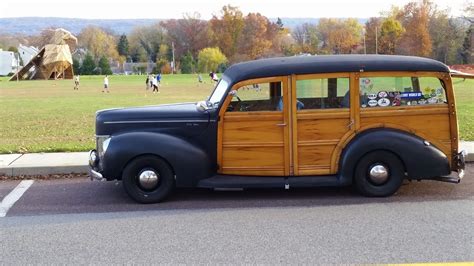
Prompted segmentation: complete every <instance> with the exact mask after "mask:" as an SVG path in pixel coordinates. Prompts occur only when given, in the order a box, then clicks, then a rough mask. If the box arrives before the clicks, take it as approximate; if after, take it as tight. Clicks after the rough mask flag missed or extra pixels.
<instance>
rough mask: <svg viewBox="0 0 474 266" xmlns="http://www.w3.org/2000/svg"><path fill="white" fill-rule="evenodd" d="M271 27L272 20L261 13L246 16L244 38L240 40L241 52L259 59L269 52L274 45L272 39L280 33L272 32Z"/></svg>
mask: <svg viewBox="0 0 474 266" xmlns="http://www.w3.org/2000/svg"><path fill="white" fill-rule="evenodd" d="M275 26H276V25H275ZM271 27H272V22H270V21H269V20H268V18H266V17H265V16H262V15H261V14H260V13H250V14H248V15H247V16H246V17H245V18H244V30H243V34H242V38H240V40H239V41H238V44H239V52H240V54H245V55H247V57H248V59H257V58H260V57H262V56H264V55H265V54H268V52H269V50H270V48H271V47H272V42H271V39H272V37H273V35H275V34H277V33H278V32H277V31H275V32H273V33H270V32H269V30H271ZM276 27H277V26H276ZM269 35H270V36H269Z"/></svg>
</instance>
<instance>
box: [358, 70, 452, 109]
mask: <svg viewBox="0 0 474 266" xmlns="http://www.w3.org/2000/svg"><path fill="white" fill-rule="evenodd" d="M360 94H361V101H360V103H361V107H364V108H365V107H389V106H412V105H425V104H443V103H446V93H445V90H444V83H443V82H442V81H440V80H439V79H438V78H435V77H365V78H361V79H360Z"/></svg>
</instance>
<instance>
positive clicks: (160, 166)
mask: <svg viewBox="0 0 474 266" xmlns="http://www.w3.org/2000/svg"><path fill="white" fill-rule="evenodd" d="M144 170H153V171H154V172H156V173H157V175H158V176H159V178H158V184H157V186H156V187H154V188H152V189H144V188H143V187H142V186H141V185H140V183H139V181H138V177H139V175H140V173H141V172H142V171H144ZM122 184H123V188H124V189H125V192H127V194H128V195H129V196H130V197H131V198H132V199H134V200H135V201H137V202H140V203H158V202H160V201H162V200H163V199H165V198H166V197H167V196H168V195H169V194H170V193H171V191H172V190H173V189H174V186H175V180H174V174H173V170H172V169H171V167H170V166H169V164H168V163H167V162H165V161H164V160H162V159H161V158H159V157H156V156H151V155H145V156H140V157H137V158H135V159H133V161H131V162H129V163H128V164H127V166H126V167H125V169H124V170H123V174H122Z"/></svg>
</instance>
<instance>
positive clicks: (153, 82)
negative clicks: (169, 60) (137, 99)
mask: <svg viewBox="0 0 474 266" xmlns="http://www.w3.org/2000/svg"><path fill="white" fill-rule="evenodd" d="M151 83H152V87H153V93H155V91H157V92H160V91H159V90H158V80H157V79H156V78H152V79H151Z"/></svg>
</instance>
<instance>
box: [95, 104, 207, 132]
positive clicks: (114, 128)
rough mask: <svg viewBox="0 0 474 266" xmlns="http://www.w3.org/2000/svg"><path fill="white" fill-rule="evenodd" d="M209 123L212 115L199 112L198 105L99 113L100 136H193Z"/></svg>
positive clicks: (165, 106) (113, 110) (160, 106)
mask: <svg viewBox="0 0 474 266" xmlns="http://www.w3.org/2000/svg"><path fill="white" fill-rule="evenodd" d="M208 123H209V113H208V112H203V111H199V110H197V109H196V104H195V103H181V104H164V105H157V106H144V107H134V108H116V109H107V110H101V111H98V112H97V114H96V134H97V135H113V134H117V133H121V132H124V131H127V132H129V131H155V132H166V133H171V134H178V135H187V136H191V135H195V134H199V133H200V132H201V130H202V129H204V128H205V127H206V126H207V124H208Z"/></svg>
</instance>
